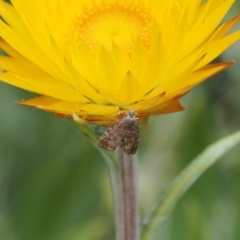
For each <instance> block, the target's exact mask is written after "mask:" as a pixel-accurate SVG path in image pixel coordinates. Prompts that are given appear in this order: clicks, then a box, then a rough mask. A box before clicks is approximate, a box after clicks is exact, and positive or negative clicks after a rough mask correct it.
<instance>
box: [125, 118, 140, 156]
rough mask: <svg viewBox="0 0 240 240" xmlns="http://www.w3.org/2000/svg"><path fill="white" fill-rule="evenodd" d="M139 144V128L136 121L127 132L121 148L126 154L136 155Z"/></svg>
mask: <svg viewBox="0 0 240 240" xmlns="http://www.w3.org/2000/svg"><path fill="white" fill-rule="evenodd" d="M138 143H139V126H138V122H137V121H135V122H134V124H132V125H131V126H130V127H129V128H128V129H127V130H126V132H125V135H124V137H123V140H122V143H121V148H122V149H123V151H124V152H125V153H126V154H135V153H136V151H137V149H138Z"/></svg>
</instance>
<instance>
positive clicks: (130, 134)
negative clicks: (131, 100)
mask: <svg viewBox="0 0 240 240" xmlns="http://www.w3.org/2000/svg"><path fill="white" fill-rule="evenodd" d="M138 143H139V126H138V121H137V118H136V117H135V111H134V110H130V111H129V112H128V114H127V116H125V117H124V118H123V119H121V120H119V121H117V122H116V123H115V124H114V125H113V126H111V127H110V128H108V130H107V131H106V132H105V133H104V134H103V135H102V136H101V138H100V139H99V141H98V147H101V148H104V149H106V150H108V151H114V150H115V149H116V147H117V146H119V145H120V147H121V148H122V149H123V151H124V152H125V153H126V154H135V153H136V151H137V148H138Z"/></svg>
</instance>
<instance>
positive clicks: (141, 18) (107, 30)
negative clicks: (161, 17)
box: [73, 2, 153, 51]
mask: <svg viewBox="0 0 240 240" xmlns="http://www.w3.org/2000/svg"><path fill="white" fill-rule="evenodd" d="M152 22H153V20H152V18H151V15H150V14H149V12H148V11H147V10H146V9H144V8H143V7H142V6H139V5H133V4H130V3H128V4H121V3H117V2H115V3H102V4H100V5H97V6H94V7H92V8H91V9H88V10H87V11H85V12H84V13H83V14H82V15H81V16H79V17H78V18H77V21H75V26H74V31H73V33H74V34H77V37H79V38H80V39H82V40H83V41H84V42H86V43H87V44H88V46H89V47H90V48H91V49H92V50H94V49H95V47H96V44H100V45H104V46H105V47H106V48H107V49H108V50H111V46H112V41H114V42H115V43H117V44H118V45H119V46H121V47H125V48H126V49H127V50H128V51H131V48H132V42H133V41H134V39H135V38H136V37H140V39H141V40H142V42H143V44H144V46H145V48H146V49H149V46H150V29H151V28H150V27H151V25H152Z"/></svg>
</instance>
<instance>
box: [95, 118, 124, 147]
mask: <svg viewBox="0 0 240 240" xmlns="http://www.w3.org/2000/svg"><path fill="white" fill-rule="evenodd" d="M125 132H126V131H125V129H124V121H123V120H120V121H118V122H116V123H115V124H114V125H113V126H111V127H110V128H108V130H107V131H106V132H105V133H104V134H103V135H102V136H101V138H100V139H99V141H98V147H101V148H104V149H106V150H108V151H114V150H115V149H116V147H117V146H119V145H120V144H121V142H122V140H123V137H124V135H125Z"/></svg>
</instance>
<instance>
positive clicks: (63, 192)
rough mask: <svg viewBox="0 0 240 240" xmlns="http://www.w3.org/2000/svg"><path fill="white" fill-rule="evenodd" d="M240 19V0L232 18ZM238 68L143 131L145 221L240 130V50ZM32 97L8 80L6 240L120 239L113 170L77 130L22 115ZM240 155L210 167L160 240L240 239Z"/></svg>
mask: <svg viewBox="0 0 240 240" xmlns="http://www.w3.org/2000/svg"><path fill="white" fill-rule="evenodd" d="M237 13H240V3H239V1H238V2H237V3H236V4H235V6H234V8H233V9H232V12H231V16H233V15H236V14H237ZM232 59H234V60H235V61H236V64H235V65H234V66H233V67H232V68H230V69H229V70H227V71H225V72H223V73H220V74H218V75H217V76H215V77H213V78H212V79H211V80H208V81H207V82H204V83H202V84H201V85H200V86H198V87H196V88H195V89H193V90H192V91H191V92H190V93H189V94H188V95H187V96H185V97H184V99H183V100H182V103H183V105H184V106H185V107H186V110H185V111H184V112H181V113H175V114H169V115H162V116H158V117H152V118H151V119H150V121H149V124H148V126H147V127H146V128H145V129H143V130H142V131H141V142H140V147H139V186H140V189H139V190H140V205H141V217H142V218H144V216H146V214H147V213H148V212H149V211H150V209H151V208H152V206H153V205H154V204H155V203H156V201H157V199H158V198H159V196H160V194H161V193H162V192H163V190H164V189H165V188H166V187H167V186H168V184H169V183H170V181H171V180H172V179H173V178H174V177H175V176H177V174H179V172H180V171H181V170H182V169H184V167H185V166H187V164H188V163H189V162H190V161H191V160H192V159H193V158H194V157H195V156H196V155H197V154H199V153H200V152H201V151H202V150H203V149H204V148H205V147H206V146H208V145H209V144H210V143H212V142H214V141H216V140H217V139H219V138H221V137H223V136H225V135H227V134H229V133H232V132H234V131H236V130H238V129H239V128H240V101H239V94H240V79H239V69H240V43H237V44H235V45H234V46H232V47H231V48H230V49H229V50H228V51H227V52H226V53H224V54H223V55H222V56H221V58H220V59H218V61H227V60H232ZM32 96H33V95H32V94H31V93H28V92H26V91H23V90H20V89H17V88H14V87H11V86H8V85H6V84H4V83H1V82H0V240H66V239H67V240H85V239H86V240H101V239H103V240H113V239H114V223H113V220H114V218H113V207H112V199H111V191H110V183H109V177H108V169H107V166H106V164H105V162H104V160H103V159H102V157H101V156H100V154H99V152H98V151H97V150H96V149H95V148H94V147H93V146H92V145H91V144H90V143H89V142H88V141H87V140H86V139H85V138H84V137H83V136H82V135H81V133H80V132H79V131H78V129H77V128H76V126H75V125H74V124H73V123H72V122H70V121H68V120H66V119H59V118H55V117H54V116H52V115H51V114H50V113H46V112H43V111H39V110H36V109H32V108H28V107H23V106H20V105H17V104H16V103H15V101H16V100H20V99H26V98H30V97H32ZM239 236H240V147H239V146H238V147H236V148H235V149H234V150H232V151H231V152H229V153H228V154H227V155H225V156H224V157H223V158H222V159H221V160H220V161H219V162H218V163H217V164H215V165H214V166H213V167H212V168H211V169H209V170H208V171H207V172H206V173H205V174H204V175H203V176H202V177H201V178H200V180H198V181H197V183H196V184H194V186H193V187H192V188H191V189H190V190H189V191H188V192H187V193H186V194H185V196H184V197H183V198H182V199H181V200H180V202H179V203H178V204H177V206H176V207H175V209H174V210H173V212H172V214H171V215H170V216H169V217H168V218H167V219H166V220H165V221H164V222H162V223H161V225H160V226H159V228H158V233H157V237H156V240H160V239H164V240H177V239H178V240H192V239H194V240H205V239H206V240H209V239H211V240H239V238H240V237H239Z"/></svg>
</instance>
